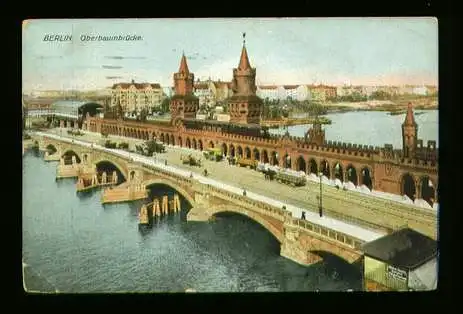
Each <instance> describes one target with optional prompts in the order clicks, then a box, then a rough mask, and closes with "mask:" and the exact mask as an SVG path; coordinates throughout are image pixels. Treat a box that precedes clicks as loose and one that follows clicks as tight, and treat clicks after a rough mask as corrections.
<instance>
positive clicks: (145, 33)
mask: <svg viewBox="0 0 463 314" xmlns="http://www.w3.org/2000/svg"><path fill="white" fill-rule="evenodd" d="M22 28H23V32H22V71H23V72H22V123H23V125H22V128H23V143H22V152H23V212H22V221H23V224H22V232H23V233H22V235H23V248H22V250H23V251H22V252H23V253H22V255H23V256H22V262H23V278H22V279H23V287H24V289H25V291H26V292H28V293H112V292H113V293H121V292H126V293H132V292H139V293H188V292H193V293H194V292H196V293H209V292H244V293H245V292H292V291H305V292H316V291H319V292H323V291H344V292H352V291H417V290H434V289H436V288H437V282H438V278H437V265H438V256H439V250H438V246H437V238H438V214H439V196H438V189H439V175H438V163H439V160H438V146H439V143H438V110H439V109H438V107H439V104H438V84H437V82H438V57H437V56H438V45H437V42H438V35H437V34H438V21H437V19H435V18H420V17H413V18H411V17H410V18H228V19H225V18H220V19H219V18H214V19H213V18H209V19H35V20H34V19H33V20H25V21H23V24H22Z"/></svg>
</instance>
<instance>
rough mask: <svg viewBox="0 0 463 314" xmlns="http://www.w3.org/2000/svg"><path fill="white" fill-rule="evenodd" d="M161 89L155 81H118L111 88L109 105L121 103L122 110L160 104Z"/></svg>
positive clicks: (139, 108)
mask: <svg viewBox="0 0 463 314" xmlns="http://www.w3.org/2000/svg"><path fill="white" fill-rule="evenodd" d="M162 94H163V90H162V88H161V86H160V85H159V84H157V83H154V84H153V83H135V81H134V80H132V82H131V83H118V84H114V85H113V87H112V89H111V106H116V105H117V104H119V103H120V104H121V106H122V109H123V110H124V111H134V110H137V111H139V110H141V109H143V108H150V107H157V106H160V105H161V101H162Z"/></svg>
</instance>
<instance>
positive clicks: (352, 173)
mask: <svg viewBox="0 0 463 314" xmlns="http://www.w3.org/2000/svg"><path fill="white" fill-rule="evenodd" d="M346 180H347V181H348V182H352V183H353V184H354V185H355V186H357V185H358V177H357V170H356V169H355V167H354V166H353V165H352V164H349V165H348V166H347V168H346Z"/></svg>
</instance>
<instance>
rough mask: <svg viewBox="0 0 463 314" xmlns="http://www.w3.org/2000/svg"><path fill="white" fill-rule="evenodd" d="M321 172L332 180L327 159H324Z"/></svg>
mask: <svg viewBox="0 0 463 314" xmlns="http://www.w3.org/2000/svg"><path fill="white" fill-rule="evenodd" d="M320 172H321V173H323V175H324V176H326V177H327V178H328V179H330V178H331V177H330V164H329V163H328V161H327V160H326V159H323V160H322V161H321V163H320Z"/></svg>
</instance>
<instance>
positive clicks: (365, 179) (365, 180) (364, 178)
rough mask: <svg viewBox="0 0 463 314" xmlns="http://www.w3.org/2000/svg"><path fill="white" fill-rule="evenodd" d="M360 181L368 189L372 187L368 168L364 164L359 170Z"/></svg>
mask: <svg viewBox="0 0 463 314" xmlns="http://www.w3.org/2000/svg"><path fill="white" fill-rule="evenodd" d="M360 183H361V185H362V184H363V185H365V186H366V187H367V188H368V189H370V191H371V190H372V189H373V180H372V179H371V172H370V168H368V167H366V166H365V167H363V168H362V169H361V170H360Z"/></svg>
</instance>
